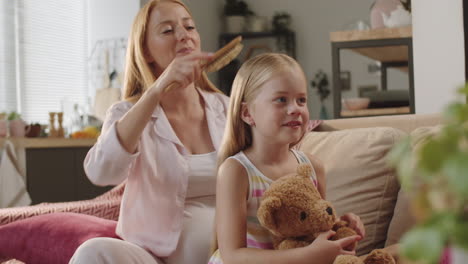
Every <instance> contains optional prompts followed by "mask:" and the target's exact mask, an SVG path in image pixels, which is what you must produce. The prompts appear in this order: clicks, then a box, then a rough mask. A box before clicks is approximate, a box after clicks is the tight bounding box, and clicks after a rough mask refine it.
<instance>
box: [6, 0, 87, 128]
mask: <svg viewBox="0 0 468 264" xmlns="http://www.w3.org/2000/svg"><path fill="white" fill-rule="evenodd" d="M1 2H2V4H1V5H2V9H1V11H5V12H7V11H10V12H7V13H6V14H14V15H11V16H10V17H5V16H4V15H3V13H2V17H5V18H4V20H6V21H5V22H6V23H5V25H4V26H3V27H4V29H2V31H0V34H2V35H1V37H0V39H8V40H4V41H3V43H2V44H1V45H2V46H0V48H1V52H2V53H1V56H2V57H1V59H0V61H1V63H2V64H1V65H2V66H1V67H2V68H0V69H1V70H0V77H3V75H1V74H4V75H6V76H7V78H5V81H3V82H2V83H1V86H0V95H1V98H2V99H1V100H0V111H3V109H5V110H8V111H12V110H17V111H18V112H20V113H21V114H22V116H23V119H25V120H26V121H28V122H41V123H47V122H48V118H49V116H48V112H58V111H62V110H63V108H64V107H69V105H70V104H71V103H79V104H82V105H84V104H85V103H86V98H87V89H88V77H87V49H88V47H87V41H88V37H87V28H88V25H87V1H86V0H14V1H1ZM12 10H14V12H11V11H12ZM11 36H14V37H11ZM11 39H14V40H15V41H11ZM13 51H15V52H13ZM11 57H13V58H11ZM2 72H3V73H2ZM2 79H3V78H2ZM4 95H5V96H4ZM3 98H5V99H3Z"/></svg>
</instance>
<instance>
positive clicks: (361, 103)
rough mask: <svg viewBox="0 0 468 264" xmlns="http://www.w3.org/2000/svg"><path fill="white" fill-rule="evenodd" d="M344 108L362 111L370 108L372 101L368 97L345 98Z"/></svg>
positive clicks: (343, 101) (343, 100)
mask: <svg viewBox="0 0 468 264" xmlns="http://www.w3.org/2000/svg"><path fill="white" fill-rule="evenodd" d="M341 101H342V103H343V107H344V108H345V109H347V110H351V111H353V110H361V109H366V108H367V107H369V103H370V99H369V98H367V97H354V98H343V99H342V100H341Z"/></svg>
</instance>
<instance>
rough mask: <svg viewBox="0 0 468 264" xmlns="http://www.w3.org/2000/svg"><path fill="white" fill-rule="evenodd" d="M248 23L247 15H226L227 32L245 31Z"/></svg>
mask: <svg viewBox="0 0 468 264" xmlns="http://www.w3.org/2000/svg"><path fill="white" fill-rule="evenodd" d="M245 24H246V18H245V16H227V17H225V26H226V32H227V33H239V32H243V31H244V28H245Z"/></svg>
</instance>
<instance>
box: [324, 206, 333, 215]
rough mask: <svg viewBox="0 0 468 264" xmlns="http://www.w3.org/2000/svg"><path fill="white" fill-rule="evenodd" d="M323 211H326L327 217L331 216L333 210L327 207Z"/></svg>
mask: <svg viewBox="0 0 468 264" xmlns="http://www.w3.org/2000/svg"><path fill="white" fill-rule="evenodd" d="M325 211H327V213H328V214H329V215H333V209H332V208H331V207H327V209H326V210H325Z"/></svg>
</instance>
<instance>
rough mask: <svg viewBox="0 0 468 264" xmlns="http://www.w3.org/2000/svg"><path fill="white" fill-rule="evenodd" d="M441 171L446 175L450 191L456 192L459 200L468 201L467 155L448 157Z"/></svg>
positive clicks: (460, 154) (459, 154)
mask: <svg viewBox="0 0 468 264" xmlns="http://www.w3.org/2000/svg"><path fill="white" fill-rule="evenodd" d="M442 171H443V173H444V174H445V175H447V178H448V180H449V186H450V189H451V190H453V191H455V192H456V194H457V196H459V197H460V198H461V199H460V200H468V153H457V154H456V155H452V156H451V157H449V158H448V159H447V161H446V162H445V163H444V165H443V168H442Z"/></svg>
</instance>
